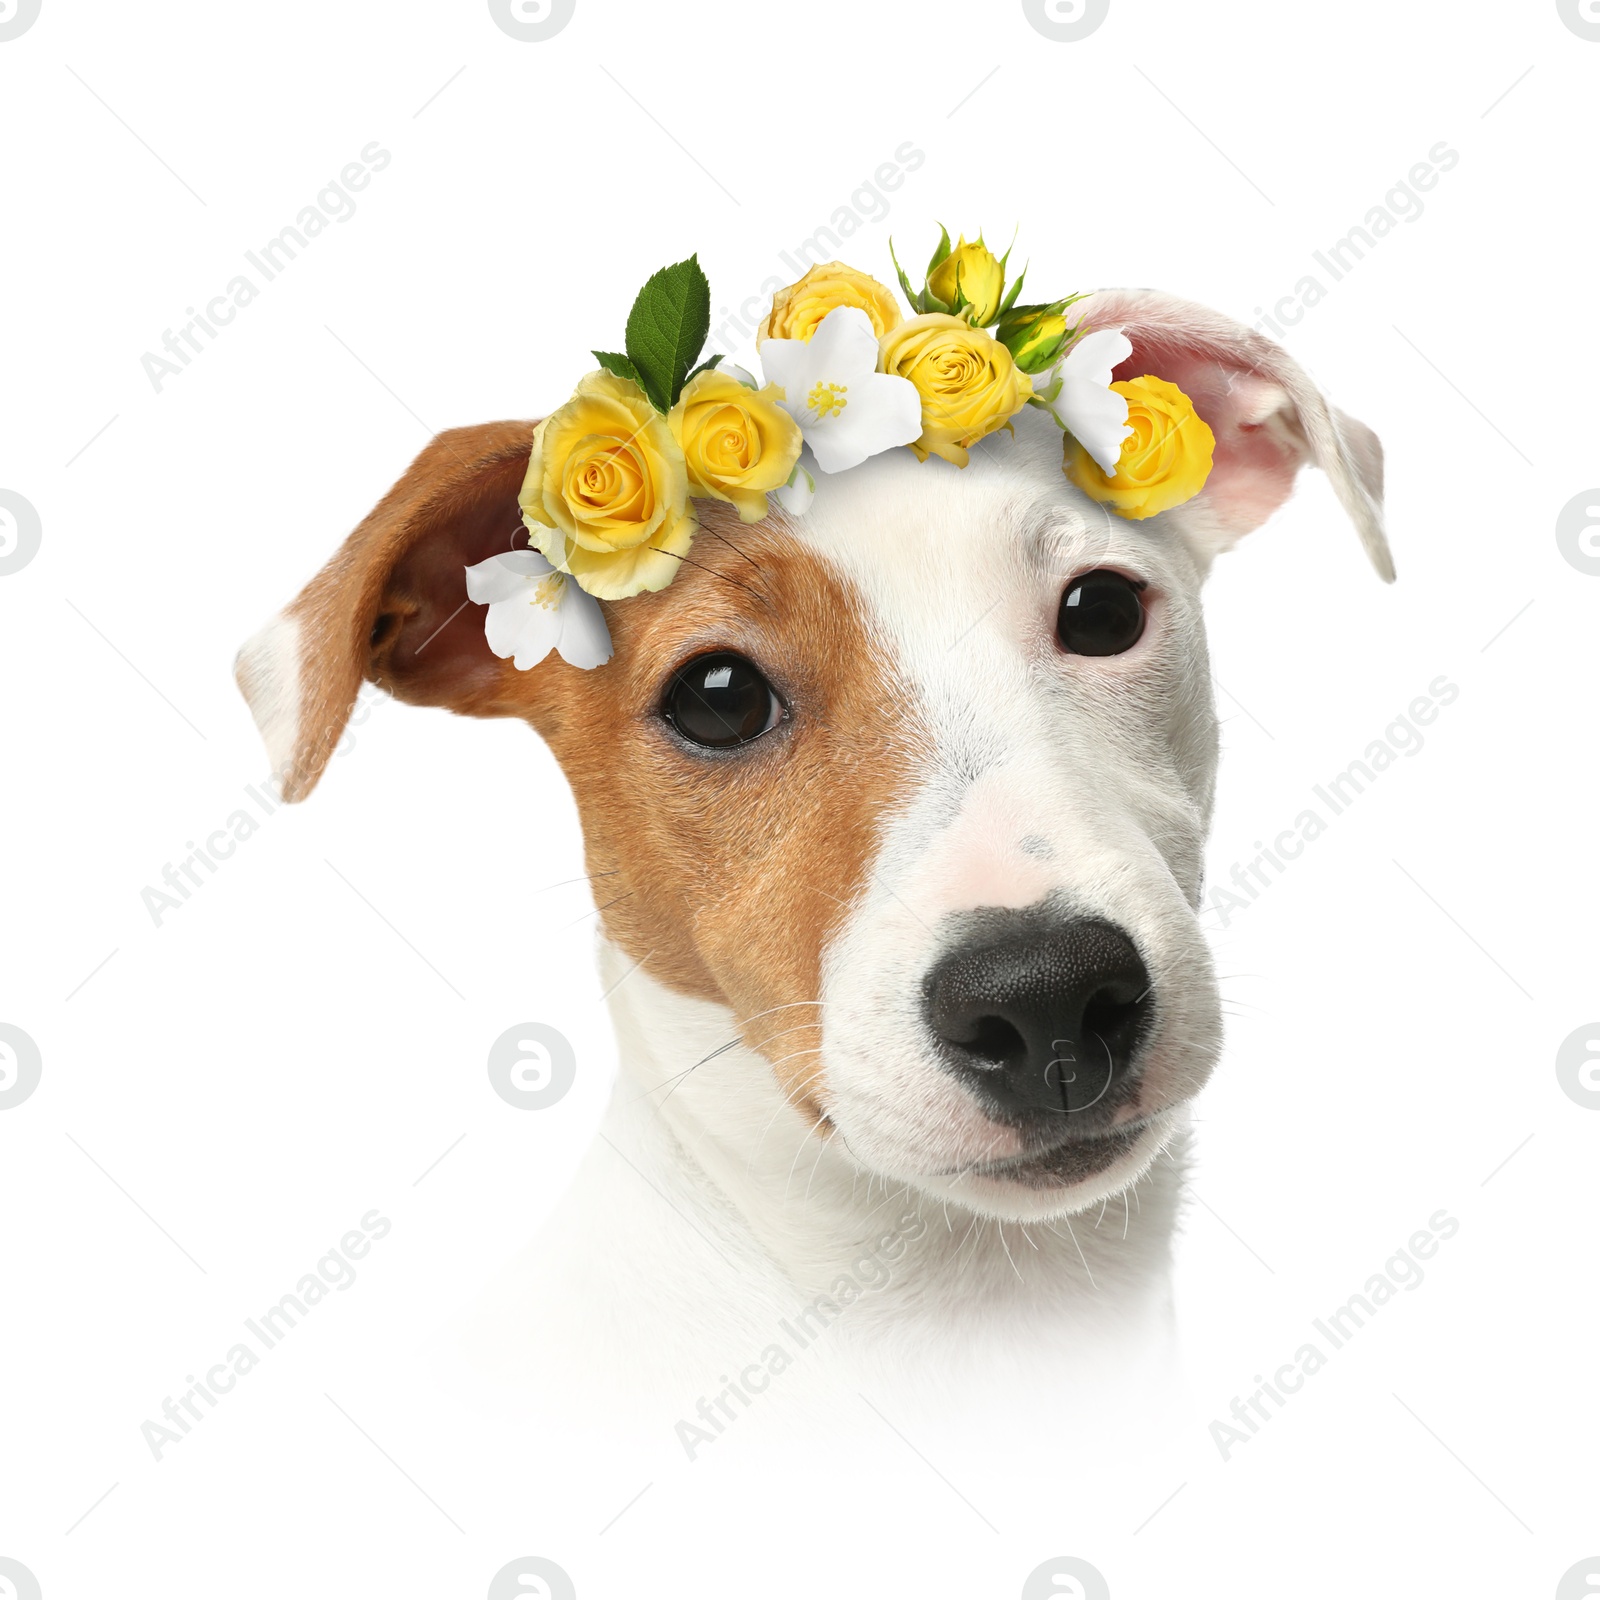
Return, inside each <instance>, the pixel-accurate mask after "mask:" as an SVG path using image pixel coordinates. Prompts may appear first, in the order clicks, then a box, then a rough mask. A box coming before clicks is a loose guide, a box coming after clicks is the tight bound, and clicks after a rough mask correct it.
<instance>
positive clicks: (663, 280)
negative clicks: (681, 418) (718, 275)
mask: <svg viewBox="0 0 1600 1600" xmlns="http://www.w3.org/2000/svg"><path fill="white" fill-rule="evenodd" d="M710 331H711V285H710V284H709V283H707V282H706V275H705V273H704V272H702V271H701V270H700V263H699V261H698V260H697V259H696V258H695V257H694V256H690V257H689V259H688V260H687V261H677V262H674V263H673V264H672V265H671V266H670V267H663V268H662V269H661V270H660V271H659V272H657V273H655V274H654V275H653V276H652V277H651V278H650V279H649V281H648V282H647V283H646V284H645V286H644V288H642V289H641V290H640V291H639V294H638V298H637V299H636V300H635V301H634V302H633V309H632V310H631V311H630V312H629V313H628V333H627V348H628V359H629V360H630V361H631V362H632V363H633V365H634V368H635V370H636V371H637V372H638V374H639V387H640V388H641V389H643V390H644V392H645V394H646V395H648V396H649V398H650V404H651V405H653V406H654V407H655V408H656V410H657V411H669V410H671V408H672V405H673V403H674V402H675V401H676V400H677V398H678V394H679V392H680V391H681V390H682V388H683V385H684V380H685V379H686V378H687V377H688V374H689V364H690V362H692V361H693V360H694V358H695V357H696V356H697V355H699V354H700V351H701V348H702V346H704V344H705V342H706V335H707V334H708V333H709V332H710Z"/></svg>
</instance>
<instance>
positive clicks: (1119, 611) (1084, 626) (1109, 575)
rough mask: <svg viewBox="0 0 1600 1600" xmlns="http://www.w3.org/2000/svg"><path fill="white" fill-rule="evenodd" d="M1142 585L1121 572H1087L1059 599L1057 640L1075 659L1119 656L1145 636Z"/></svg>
mask: <svg viewBox="0 0 1600 1600" xmlns="http://www.w3.org/2000/svg"><path fill="white" fill-rule="evenodd" d="M1143 587H1144V585H1143V584H1142V583H1135V582H1134V581H1133V579H1132V578H1125V577H1123V575H1122V574H1121V573H1120V572H1086V573H1084V575H1083V576H1082V577H1081V578H1075V579H1074V580H1073V581H1072V583H1071V584H1070V585H1069V586H1068V588H1067V592H1066V593H1065V594H1064V595H1062V597H1061V613H1060V615H1059V616H1058V617H1057V619H1056V636H1057V637H1058V638H1059V639H1060V640H1061V648H1062V649H1063V650H1066V651H1067V652H1069V653H1070V654H1072V655H1075V656H1120V655H1121V654H1122V652H1123V651H1124V650H1131V649H1132V648H1133V647H1134V645H1136V644H1137V643H1138V642H1139V635H1140V634H1142V633H1143V632H1144V602H1143V601H1141V600H1140V598H1139V591H1140V590H1141V589H1142V588H1143Z"/></svg>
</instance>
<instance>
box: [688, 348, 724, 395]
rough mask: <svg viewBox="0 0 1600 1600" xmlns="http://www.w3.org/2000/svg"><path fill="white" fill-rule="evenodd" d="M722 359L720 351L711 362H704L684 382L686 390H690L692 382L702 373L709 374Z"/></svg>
mask: <svg viewBox="0 0 1600 1600" xmlns="http://www.w3.org/2000/svg"><path fill="white" fill-rule="evenodd" d="M721 359H722V352H721V351H720V350H719V351H717V353H716V354H715V355H714V356H712V358H711V359H710V360H709V361H702V362H701V363H700V365H699V366H698V367H696V368H695V369H694V371H693V372H691V373H690V374H689V376H688V377H687V378H685V379H684V380H683V386H684V388H688V386H689V384H690V382H691V380H693V379H695V378H698V377H699V376H700V374H701V373H702V372H709V371H710V370H711V369H712V368H713V367H714V366H716V364H717V363H718V362H719V361H720V360H721Z"/></svg>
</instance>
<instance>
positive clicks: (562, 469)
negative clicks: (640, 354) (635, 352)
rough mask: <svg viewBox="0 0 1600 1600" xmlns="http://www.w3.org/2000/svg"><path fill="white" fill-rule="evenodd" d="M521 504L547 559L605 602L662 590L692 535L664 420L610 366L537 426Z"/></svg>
mask: <svg viewBox="0 0 1600 1600" xmlns="http://www.w3.org/2000/svg"><path fill="white" fill-rule="evenodd" d="M517 503H518V504H519V505H520V506H521V507H522V520H523V522H525V523H526V524H527V527H528V533H529V535H530V536H531V538H532V540H533V544H534V547H535V548H536V549H537V550H538V551H539V552H540V554H542V555H543V556H544V558H545V560H546V561H548V562H549V563H550V564H551V565H552V566H555V567H559V568H560V569H561V570H562V571H563V572H570V573H571V574H572V575H573V577H574V578H576V579H577V580H578V585H579V587H580V588H582V589H586V590H587V591H588V592H589V593H590V594H592V595H595V596H596V597H597V598H599V599H601V600H623V599H626V598H627V597H628V596H629V595H633V594H638V593H639V591H640V590H641V589H664V588H666V586H667V585H668V584H669V583H671V582H672V580H673V578H675V577H676V576H677V573H678V568H679V567H680V566H681V565H682V563H681V562H680V561H679V560H677V559H676V558H677V557H679V556H682V555H684V554H685V553H686V552H687V551H688V549H689V543H690V541H691V540H692V539H693V537H694V528H695V520H694V512H693V510H692V509H691V508H690V505H689V478H688V472H687V469H686V468H685V466H684V460H683V452H682V450H680V449H679V448H678V441H677V440H676V439H674V438H673V437H672V430H671V429H670V428H669V427H668V426H667V419H666V418H665V417H663V416H662V415H661V414H660V412H658V411H657V410H656V409H655V408H654V407H653V406H652V405H651V404H650V402H649V401H648V400H646V399H645V397H644V394H643V393H642V392H641V390H640V389H639V386H638V385H637V384H636V383H633V382H632V381H631V380H629V379H627V378H619V377H617V376H616V375H615V374H613V373H610V372H591V373H590V374H589V375H588V376H587V377H586V378H584V379H583V381H582V382H581V383H579V385H578V387H577V389H576V390H575V391H574V392H573V396H572V398H571V399H570V400H569V401H568V402H567V403H566V404H565V405H564V406H562V407H561V408H560V409H559V410H556V411H552V412H551V413H550V415H549V416H548V417H546V418H545V419H544V421H543V422H541V423H540V424H539V426H538V427H537V428H536V429H535V430H534V435H533V453H532V455H530V456H529V458H528V472H527V476H526V477H525V478H524V479H523V480H522V492H521V493H520V494H519V495H518V496H517Z"/></svg>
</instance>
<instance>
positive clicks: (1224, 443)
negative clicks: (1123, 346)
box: [1112, 326, 1307, 536]
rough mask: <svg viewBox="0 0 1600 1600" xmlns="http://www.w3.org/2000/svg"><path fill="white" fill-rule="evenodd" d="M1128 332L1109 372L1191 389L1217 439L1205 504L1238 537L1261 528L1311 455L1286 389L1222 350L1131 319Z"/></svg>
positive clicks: (1205, 490) (1207, 481)
mask: <svg viewBox="0 0 1600 1600" xmlns="http://www.w3.org/2000/svg"><path fill="white" fill-rule="evenodd" d="M1124 332H1126V333H1127V335H1128V337H1129V338H1130V339H1131V340H1132V341H1133V354H1132V355H1131V356H1129V358H1128V359H1127V360H1126V361H1124V362H1123V363H1122V365H1121V366H1119V367H1118V368H1117V369H1116V371H1115V372H1114V373H1113V374H1112V377H1113V378H1114V379H1117V380H1122V379H1126V378H1140V377H1145V376H1147V375H1149V376H1154V377H1157V378H1165V379H1166V381H1167V382H1168V383H1173V384H1176V385H1177V386H1178V388H1180V389H1182V390H1183V392H1184V393H1185V394H1186V395H1188V397H1189V398H1190V399H1191V400H1192V401H1193V402H1194V408H1195V410H1196V411H1198V412H1199V413H1200V417H1201V419H1202V420H1203V421H1204V422H1205V424H1206V426H1207V427H1209V428H1210V429H1211V431H1212V433H1214V434H1215V435H1216V439H1217V447H1216V454H1215V456H1214V457H1213V464H1212V468H1211V476H1210V477H1209V478H1208V479H1207V480H1206V486H1205V489H1204V491H1203V498H1204V500H1205V503H1206V505H1207V506H1208V507H1209V508H1210V509H1211V510H1212V511H1213V512H1214V513H1215V514H1216V517H1217V519H1218V521H1219V522H1220V523H1221V524H1222V526H1223V528H1224V529H1226V531H1227V532H1229V533H1231V534H1233V535H1235V536H1238V535H1240V534H1245V533H1248V532H1249V531H1250V530H1251V529H1252V528H1256V527H1259V526H1260V525H1261V524H1262V523H1263V522H1265V521H1266V520H1267V518H1268V517H1269V516H1271V514H1272V513H1273V512H1274V511H1276V510H1277V509H1278V507H1279V506H1281V505H1282V504H1283V502H1284V501H1285V500H1287V499H1288V498H1289V493H1290V491H1291V490H1292V489H1293V488H1294V479H1295V474H1296V473H1297V472H1298V471H1299V470H1300V465H1301V463H1302V462H1303V461H1304V460H1305V459H1306V455H1307V450H1306V444H1305V439H1304V437H1303V436H1302V435H1301V433H1300V430H1299V429H1298V428H1297V427H1295V426H1294V424H1293V420H1292V419H1293V415H1294V413H1293V410H1292V406H1291V402H1290V400H1289V396H1288V394H1287V393H1286V392H1285V391H1284V389H1283V388H1282V386H1281V385H1279V384H1277V383H1274V382H1273V381H1272V380H1271V379H1270V378H1266V377H1263V376H1261V375H1260V374H1259V373H1255V372H1251V371H1250V370H1248V368H1246V367H1245V366H1243V365H1239V364H1233V363H1230V362H1229V361H1228V359H1227V357H1226V356H1224V355H1221V354H1220V353H1216V352H1209V351H1200V350H1195V349H1184V348H1182V347H1181V346H1176V345H1170V344H1167V343H1166V342H1165V341H1160V342H1158V341H1155V340H1150V339H1145V338H1141V330H1140V329H1139V328H1137V327H1133V326H1129V327H1126V328H1125V329H1124Z"/></svg>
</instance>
